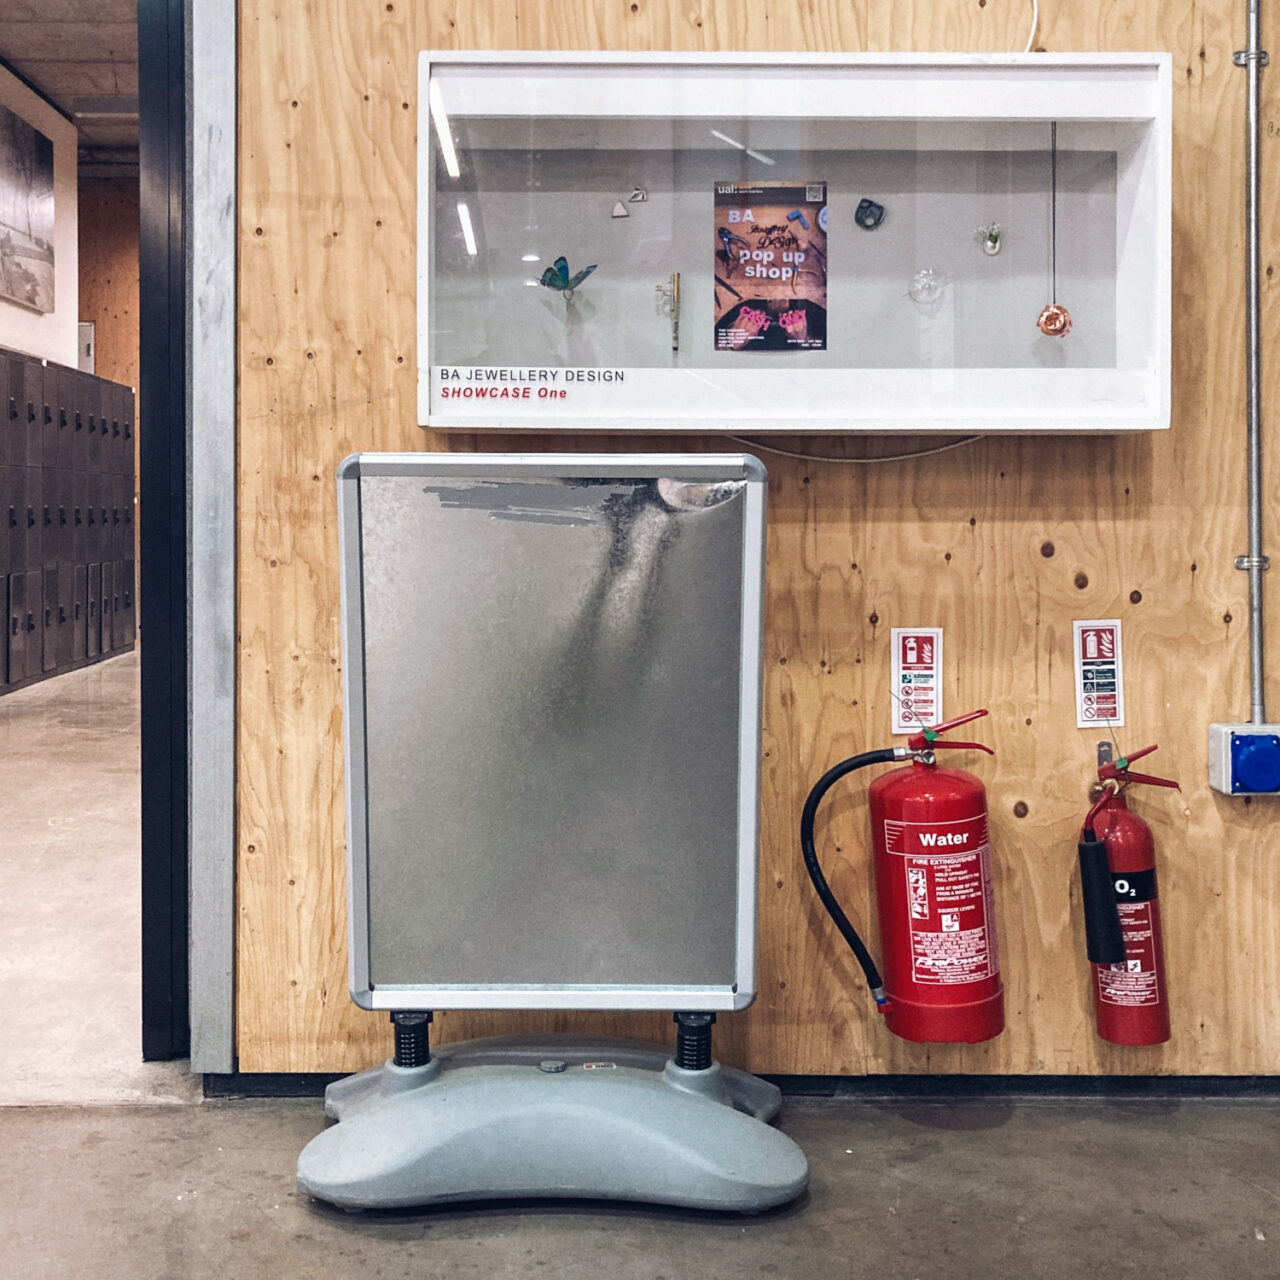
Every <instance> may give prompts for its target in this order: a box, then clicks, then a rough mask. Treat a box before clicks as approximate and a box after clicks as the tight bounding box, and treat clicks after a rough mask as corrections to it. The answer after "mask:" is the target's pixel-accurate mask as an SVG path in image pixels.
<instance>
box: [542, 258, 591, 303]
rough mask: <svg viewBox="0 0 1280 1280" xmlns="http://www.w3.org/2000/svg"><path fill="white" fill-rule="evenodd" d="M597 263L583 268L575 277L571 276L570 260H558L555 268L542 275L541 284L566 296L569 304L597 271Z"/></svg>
mask: <svg viewBox="0 0 1280 1280" xmlns="http://www.w3.org/2000/svg"><path fill="white" fill-rule="evenodd" d="M596 265H597V264H596V263H594V262H593V263H592V264H591V265H590V266H589V267H583V268H582V270H581V271H578V272H576V273H575V274H573V275H570V274H569V259H568V258H563V257H561V258H557V259H556V265H555V266H554V267H548V268H547V269H546V270H545V271H544V272H543V273H542V279H541V280H539V281H538V283H539V284H541V285H545V286H546V287H547V288H548V289H556V290H558V291H559V292H560V293H563V294H564V296H565V301H566V302H568V301H569V300H570V299H572V297H573V291H574V290H575V289H576V288H577V287H578V286H579V285H580V284H581V283H582V282H583V281H584V280H585V279H586V278H587V277H588V276H589V275H590V274H591V273H592V272H593V271H594V270H595V269H596Z"/></svg>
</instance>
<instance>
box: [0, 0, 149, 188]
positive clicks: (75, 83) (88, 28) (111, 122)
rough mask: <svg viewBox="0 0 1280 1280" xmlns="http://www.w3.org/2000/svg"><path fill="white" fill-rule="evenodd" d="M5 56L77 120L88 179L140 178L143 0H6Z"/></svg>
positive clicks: (0, 19)
mask: <svg viewBox="0 0 1280 1280" xmlns="http://www.w3.org/2000/svg"><path fill="white" fill-rule="evenodd" d="M0 60H2V61H3V62H4V64H5V65H6V66H7V67H8V68H9V69H10V70H11V71H14V72H16V73H17V74H18V75H20V76H21V77H22V78H23V79H24V80H26V81H27V82H28V83H29V84H31V85H32V86H33V87H34V88H35V89H37V90H38V91H39V92H40V93H42V94H43V95H44V96H45V97H46V98H48V99H49V100H50V101H51V102H52V103H53V104H54V105H55V106H56V107H58V108H59V109H60V110H61V111H63V112H64V113H65V114H66V115H68V116H70V117H71V118H72V119H73V120H74V121H75V124H76V127H77V128H78V129H79V131H80V176H81V180H82V181H136V180H137V176H138V5H137V0H0Z"/></svg>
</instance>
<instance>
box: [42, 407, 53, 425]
mask: <svg viewBox="0 0 1280 1280" xmlns="http://www.w3.org/2000/svg"><path fill="white" fill-rule="evenodd" d="M52 424H53V410H52V409H50V408H49V406H48V405H45V407H44V425H45V426H46V427H48V426H52Z"/></svg>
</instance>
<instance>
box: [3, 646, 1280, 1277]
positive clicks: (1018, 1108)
mask: <svg viewBox="0 0 1280 1280" xmlns="http://www.w3.org/2000/svg"><path fill="white" fill-rule="evenodd" d="M137 676H138V665H137V657H136V655H135V656H130V657H124V658H117V659H114V660H112V661H110V662H107V663H104V664H101V665H99V666H96V667H91V668H88V669H86V670H84V671H80V672H75V673H73V674H71V675H69V676H63V677H61V678H59V679H58V680H56V681H51V682H48V683H46V684H44V685H39V686H35V687H33V688H31V689H26V690H23V691H21V692H19V693H17V694H12V695H8V696H6V697H4V698H0V778H3V780H4V785H3V787H2V788H0V831H3V832H4V835H5V838H4V840H3V842H0V1153H2V1154H3V1158H2V1159H0V1260H2V1261H0V1275H3V1276H16V1277H21V1278H22V1280H63V1277H66V1278H68V1280H70V1278H71V1277H75V1278H76V1280H80V1278H81V1277H88V1278H89V1280H116V1278H117V1277H119V1278H120V1280H126V1278H127V1280H153V1278H154V1280H202V1278H203V1277H211V1278H212V1277H218V1278H219V1280H221V1278H223V1277H234V1278H236V1280H240V1278H244V1280H258V1278H261V1280H278V1278H280V1277H285V1276H292V1275H295V1274H299V1275H303V1276H305V1277H306V1280H330V1278H334V1280H337V1278H338V1277H342V1278H344V1280H345V1278H346V1277H360V1280H366V1278H373V1277H398V1276H406V1277H408V1276H413V1277H418V1276H431V1277H433V1278H439V1280H452V1278H453V1277H464V1276H465V1277H471V1276H483V1277H485V1280H507V1278H508V1277H517V1276H521V1277H528V1276H534V1277H538V1276H542V1277H557V1278H560V1277H563V1278H564V1280H579V1278H581V1280H600V1277H602V1276H603V1277H607V1280H632V1278H633V1277H634V1278H635V1280H721V1278H724V1280H748V1278H755V1277H759V1278H760V1280H791V1278H793V1277H794V1278H795V1280H808V1278H809V1277H815V1278H819V1277H821V1278H822V1280H825V1278H826V1277H841V1278H847V1280H862V1278H863V1277H866V1278H867V1280H943V1278H944V1277H945V1278H947V1280H955V1278H958V1280H1039V1278H1041V1277H1043V1278H1044V1280H1049V1278H1050V1277H1052V1278H1053V1280H1073V1278H1075V1277H1080V1278H1082V1280H1083V1278H1085V1277H1088V1278H1089V1280H1095V1277H1102V1276H1107V1277H1110V1276H1125V1277H1139V1278H1141V1280H1146V1278H1148V1277H1149V1278H1150V1280H1157V1278H1158V1280H1253V1278H1254V1277H1257V1278H1258V1280H1262V1278H1264V1277H1266V1278H1267V1280H1274V1278H1276V1277H1280V1159H1278V1158H1277V1152H1278V1151H1280V1103H1275V1102H1237V1103H1225V1102H1167V1103H1160V1102H1142V1103H1120V1102H1110V1103H1106V1102H1040V1101H1037V1102H1030V1101H1027V1102H999V1103H993V1102H986V1103H975V1102H953V1103H949V1104H947V1103H938V1102H914V1103H906V1102H892V1103H890V1102H866V1101H862V1102H851V1101H842V1102H819V1101H805V1100H793V1101H790V1102H789V1103H788V1104H787V1105H786V1106H785V1107H784V1110H783V1115H782V1121H781V1124H782V1127H783V1128H784V1129H785V1130H786V1132H788V1133H789V1134H790V1135H791V1136H792V1137H793V1138H794V1139H795V1140H796V1141H797V1142H798V1143H799V1144H800V1145H801V1147H802V1148H803V1149H804V1151H805V1152H806V1154H807V1155H808V1157H809V1160H810V1164H811V1167H812V1183H811V1188H810V1191H809V1193H808V1195H807V1196H806V1197H805V1198H803V1199H802V1200H801V1201H800V1202H799V1203H797V1204H796V1205H794V1206H792V1207H790V1208H788V1209H784V1210H780V1211H777V1212H774V1213H770V1214H764V1215H761V1216H760V1217H757V1218H750V1219H743V1218H738V1217H733V1216H717V1215H712V1214H703V1213H691V1212H679V1211H672V1210H664V1209H657V1208H648V1207H632V1206H620V1205H606V1204H594V1203H586V1202H572V1203H567V1202H554V1201H545V1202H539V1203H536V1204H525V1205H510V1204H507V1205H483V1206H473V1207H469V1208H466V1209H451V1210H448V1211H443V1212H441V1211H437V1212H401V1213H386V1214H364V1215H348V1214H345V1213H342V1212H339V1211H336V1210H333V1209H331V1208H328V1207H326V1206H324V1205H320V1204H317V1203H315V1202H312V1201H310V1200H308V1199H307V1198H305V1197H302V1196H299V1195H298V1194H297V1192H296V1190H295V1189H294V1182H293V1171H294V1163H295V1161H296V1160H297V1156H298V1152H299V1151H300V1150H301V1149H302V1147H303V1146H304V1145H305V1144H306V1142H307V1141H308V1140H309V1139H310V1138H311V1137H312V1136H313V1135H314V1134H315V1133H317V1132H319V1130H320V1129H321V1128H322V1127H323V1125H324V1123H325V1121H324V1115H323V1111H322V1107H321V1103H320V1100H319V1099H311V1100H306V1101H278V1102H260V1101H254V1102H201V1101H200V1100H199V1089H198V1087H197V1082H196V1081H194V1080H193V1079H192V1077H190V1075H189V1074H187V1072H186V1070H185V1064H182V1063H177V1064H144V1063H142V1062H140V1061H139V1051H138V1042H139V1032H138V1027H139V1022H140V1016H141V1015H140V1001H139V964H138V914H139V891H138V862H139V860H138V714H137ZM621 1158H625V1153H621Z"/></svg>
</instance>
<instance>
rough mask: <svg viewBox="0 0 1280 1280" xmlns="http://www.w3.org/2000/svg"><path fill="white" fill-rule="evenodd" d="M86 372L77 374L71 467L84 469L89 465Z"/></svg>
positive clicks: (88, 379) (77, 469)
mask: <svg viewBox="0 0 1280 1280" xmlns="http://www.w3.org/2000/svg"><path fill="white" fill-rule="evenodd" d="M90 381H91V380H90V377H89V375H88V374H86V373H77V374H76V375H75V383H74V388H75V401H74V404H73V406H72V415H71V425H72V438H71V469H72V470H73V471H84V470H85V469H86V468H87V467H88V465H89V387H90Z"/></svg>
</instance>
